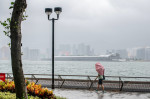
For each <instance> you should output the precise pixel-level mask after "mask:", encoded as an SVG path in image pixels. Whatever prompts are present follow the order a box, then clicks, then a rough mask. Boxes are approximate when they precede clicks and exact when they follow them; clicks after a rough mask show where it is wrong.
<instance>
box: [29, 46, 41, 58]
mask: <svg viewBox="0 0 150 99" xmlns="http://www.w3.org/2000/svg"><path fill="white" fill-rule="evenodd" d="M29 59H30V60H39V59H40V51H39V49H30V50H29Z"/></svg>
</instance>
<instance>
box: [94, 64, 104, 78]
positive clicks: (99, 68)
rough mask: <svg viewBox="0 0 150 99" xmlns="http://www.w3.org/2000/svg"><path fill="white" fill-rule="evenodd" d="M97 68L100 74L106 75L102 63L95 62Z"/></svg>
mask: <svg viewBox="0 0 150 99" xmlns="http://www.w3.org/2000/svg"><path fill="white" fill-rule="evenodd" d="M95 69H96V71H97V72H98V74H100V75H104V70H105V69H104V67H103V66H102V65H101V64H100V63H96V64H95Z"/></svg>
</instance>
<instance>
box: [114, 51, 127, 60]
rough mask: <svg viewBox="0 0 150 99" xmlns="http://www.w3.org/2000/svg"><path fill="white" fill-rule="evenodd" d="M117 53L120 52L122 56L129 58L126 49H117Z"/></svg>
mask: <svg viewBox="0 0 150 99" xmlns="http://www.w3.org/2000/svg"><path fill="white" fill-rule="evenodd" d="M116 53H118V54H119V55H120V57H121V58H124V59H125V58H128V52H127V50H126V49H120V50H116Z"/></svg>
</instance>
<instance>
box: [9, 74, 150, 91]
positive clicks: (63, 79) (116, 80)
mask: <svg viewBox="0 0 150 99" xmlns="http://www.w3.org/2000/svg"><path fill="white" fill-rule="evenodd" d="M24 75H25V78H26V79H27V80H29V81H34V82H35V83H36V84H42V86H43V87H49V88H50V87H51V84H52V83H51V82H52V81H51V80H52V79H51V76H52V75H50V74H24ZM105 77H106V80H104V81H103V83H104V86H105V90H113V91H132V92H150V77H125V76H105ZM6 79H11V80H13V75H12V73H6ZM136 79H137V80H136ZM142 79H143V81H142ZM146 80H147V81H146ZM97 82H98V80H97V76H90V75H55V87H56V88H75V89H89V90H93V89H96V87H97Z"/></svg>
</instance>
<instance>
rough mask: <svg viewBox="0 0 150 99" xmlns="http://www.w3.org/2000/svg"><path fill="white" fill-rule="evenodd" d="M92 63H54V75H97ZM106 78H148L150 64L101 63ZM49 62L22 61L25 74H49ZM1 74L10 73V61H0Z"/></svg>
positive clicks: (149, 75)
mask: <svg viewBox="0 0 150 99" xmlns="http://www.w3.org/2000/svg"><path fill="white" fill-rule="evenodd" d="M95 63H96V62H94V61H55V74H59V75H95V76H96V75H97V72H96V71H95ZM101 64H102V65H103V66H104V67H105V75H106V76H137V77H141V76H142V77H150V72H149V70H150V62H101ZM51 67H52V66H51V62H50V61H23V69H24V73H26V74H51V70H52V68H51ZM0 72H1V73H12V69H11V63H10V61H0Z"/></svg>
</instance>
